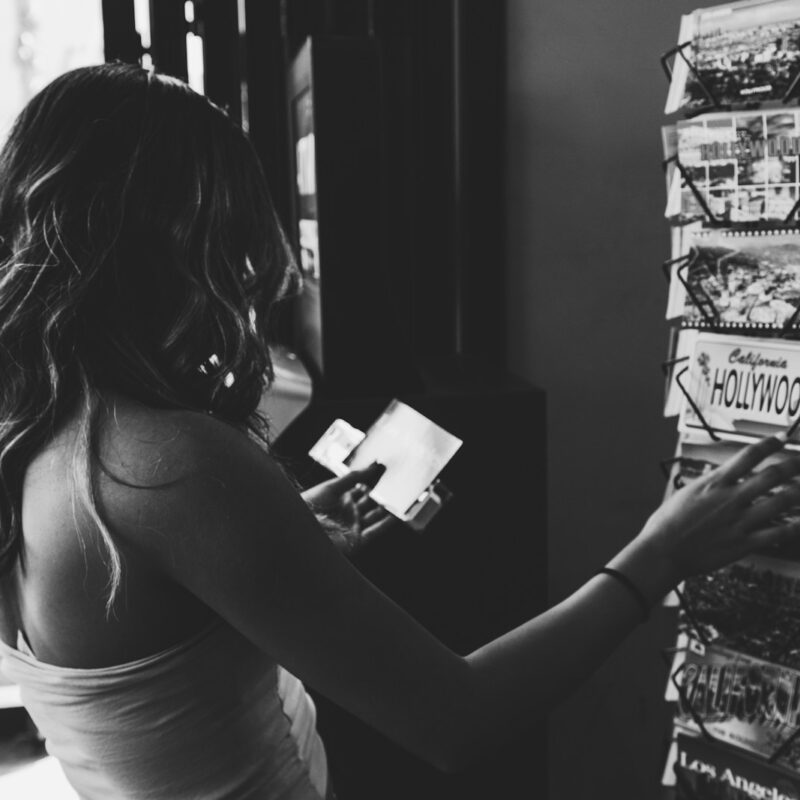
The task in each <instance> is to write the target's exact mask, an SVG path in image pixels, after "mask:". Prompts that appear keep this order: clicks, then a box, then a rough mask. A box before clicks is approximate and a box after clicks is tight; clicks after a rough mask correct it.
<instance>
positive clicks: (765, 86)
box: [664, 0, 800, 114]
mask: <svg viewBox="0 0 800 800" xmlns="http://www.w3.org/2000/svg"><path fill="white" fill-rule="evenodd" d="M678 44H679V45H682V46H683V47H682V52H683V55H681V54H680V53H679V54H678V55H676V57H675V62H674V66H673V70H672V80H671V82H670V89H669V95H668V96H667V104H666V108H665V109H664V110H665V113H667V114H672V113H673V112H675V111H681V110H683V111H692V110H696V109H702V108H707V107H708V106H709V105H716V106H726V105H733V106H736V105H739V104H746V103H754V102H756V103H766V102H770V101H780V100H782V99H783V98H784V97H786V96H787V95H791V94H792V90H793V88H794V83H795V79H796V77H797V74H798V69H800V5H798V3H797V0H746V1H745V2H740V3H730V4H728V5H720V6H714V7H712V8H700V9H697V10H696V11H694V12H693V13H691V14H686V15H684V16H683V17H682V18H681V25H680V32H679V34H678Z"/></svg>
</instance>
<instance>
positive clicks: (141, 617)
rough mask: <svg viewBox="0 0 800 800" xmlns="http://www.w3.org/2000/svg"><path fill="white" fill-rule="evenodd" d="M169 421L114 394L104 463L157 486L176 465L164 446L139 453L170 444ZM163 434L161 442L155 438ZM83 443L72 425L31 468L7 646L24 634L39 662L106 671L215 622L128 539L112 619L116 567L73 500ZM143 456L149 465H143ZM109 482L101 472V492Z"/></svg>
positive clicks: (10, 592)
mask: <svg viewBox="0 0 800 800" xmlns="http://www.w3.org/2000/svg"><path fill="white" fill-rule="evenodd" d="M173 416H174V415H173ZM169 420H170V412H165V411H157V410H155V409H148V408H146V407H144V406H142V405H140V404H138V403H135V402H132V401H126V400H125V399H124V398H122V397H120V396H115V399H114V418H113V419H110V418H108V416H107V415H106V419H105V420H102V419H101V420H100V423H101V427H102V433H103V436H102V440H101V441H102V442H103V452H102V453H101V458H102V459H103V462H102V463H103V465H104V466H105V467H106V468H107V469H109V470H110V471H114V472H116V473H119V474H118V477H120V478H121V479H122V480H125V479H127V480H128V481H130V482H134V481H136V479H137V478H140V477H143V476H144V474H145V473H146V472H150V477H151V479H152V476H153V474H155V473H154V472H153V470H154V469H157V467H156V464H157V463H158V462H159V460H160V461H161V464H162V465H163V464H164V462H165V459H166V458H167V456H166V454H164V453H163V452H162V449H161V448H162V447H166V446H167V444H168V443H167V442H165V441H162V442H161V444H159V442H158V441H157V440H155V441H151V442H150V444H148V445H147V451H148V452H147V453H146V454H145V453H143V452H142V448H141V447H139V448H136V447H135V446H134V447H132V446H131V445H132V443H133V442H134V441H135V440H137V439H138V440H143V441H147V440H148V437H151V438H152V437H156V439H157V438H158V437H159V436H162V437H164V438H166V437H168V436H169V433H166V432H165V431H168V430H169V429H170V427H171V426H172V423H171V422H170V421H169ZM158 428H160V429H161V434H158V433H156V432H155V431H156V430H157V429H158ZM76 435H77V431H76V420H75V419H74V418H71V419H68V420H67V422H66V423H65V424H64V425H63V426H62V428H61V429H60V430H59V431H58V432H57V434H56V436H55V437H54V438H53V439H52V440H51V441H50V442H48V443H47V444H46V445H45V446H44V447H43V448H42V449H41V450H40V451H39V452H38V453H37V454H36V455H35V457H34V458H33V459H32V461H31V463H30V464H29V466H28V468H27V470H26V473H25V480H24V484H23V495H22V529H23V545H22V550H21V558H20V559H19V561H18V562H17V564H16V565H15V568H14V569H13V571H12V572H10V574H8V575H7V576H3V577H2V578H0V580H1V581H2V585H3V587H4V597H5V598H6V599H7V600H9V602H5V603H3V604H0V638H2V639H3V640H4V641H5V642H6V644H9V645H12V646H13V645H14V643H15V641H16V633H17V631H18V630H21V631H23V632H24V635H25V637H26V640H27V641H28V642H29V644H30V646H31V647H32V649H33V651H34V652H35V653H36V654H37V656H38V657H39V658H41V659H42V660H43V661H45V662H47V663H49V664H54V665H58V666H63V667H77V668H95V667H105V666H111V665H114V664H120V663H124V662H126V661H132V660H135V659H139V658H143V657H145V656H148V655H151V654H153V653H157V652H159V651H161V650H164V649H166V648H168V647H170V646H172V645H174V644H176V643H177V642H180V641H183V640H184V639H186V638H188V637H189V636H191V635H192V634H194V633H196V632H197V631H198V630H200V629H201V628H203V627H204V626H206V625H207V624H208V623H209V621H210V620H211V619H212V614H211V612H210V610H209V609H208V608H206V607H205V606H204V605H203V604H202V603H201V602H199V601H198V600H197V599H196V598H195V597H193V596H192V595H191V594H190V593H189V592H187V591H186V590H185V589H182V588H181V587H180V586H178V585H177V584H176V583H175V582H174V581H170V580H168V579H166V578H165V577H164V575H163V574H161V573H160V572H159V571H158V570H157V569H156V568H155V567H154V565H153V564H152V562H151V561H149V560H148V559H147V558H145V557H143V556H142V554H141V553H140V552H139V551H138V550H137V548H136V547H135V546H133V547H132V546H130V543H129V542H127V543H126V542H125V541H120V542H119V545H120V547H121V549H122V553H123V557H124V562H125V570H124V573H123V581H124V590H123V591H122V593H121V596H120V599H119V602H118V603H117V604H116V605H115V608H114V613H113V614H110V615H109V614H107V613H106V598H107V591H108V566H107V564H106V560H105V558H104V554H103V549H102V546H101V542H100V541H99V535H98V533H97V530H96V526H95V524H94V521H93V520H92V519H91V517H90V515H89V514H88V513H87V512H86V510H85V509H84V508H83V507H82V506H81V505H80V504H79V503H74V501H73V497H72V486H71V469H72V457H73V448H74V441H75V437H76ZM142 458H146V459H147V463H146V464H144V463H139V464H137V461H141V459H142ZM126 465H127V467H126ZM155 480H156V482H157V481H158V479H157V478H156V479H155ZM107 481H108V476H107V475H106V474H105V473H103V472H102V470H101V475H100V476H98V487H100V486H102V484H103V483H107ZM151 482H152V480H151ZM100 496H101V497H102V495H100Z"/></svg>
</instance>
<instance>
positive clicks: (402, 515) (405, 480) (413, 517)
mask: <svg viewBox="0 0 800 800" xmlns="http://www.w3.org/2000/svg"><path fill="white" fill-rule="evenodd" d="M461 445H462V441H461V439H458V438H457V437H455V436H453V435H452V434H451V433H448V432H447V431H446V430H444V428H441V427H440V426H439V425H437V424H436V423H435V422H432V421H431V420H429V419H428V418H427V417H425V416H424V415H422V414H420V413H419V412H418V411H416V410H415V409H413V408H411V406H408V405H406V404H405V403H401V402H400V401H399V400H393V401H392V402H391V403H390V404H389V405H388V407H387V408H386V410H385V411H384V412H383V413H382V414H381V416H380V417H378V419H377V420H376V421H375V422H374V423H373V424H372V425H371V426H370V428H369V430H368V431H367V432H366V433H362V432H361V431H359V430H357V429H356V428H354V427H353V426H352V425H350V424H349V423H347V422H345V421H344V420H340V419H338V420H335V421H334V422H333V424H332V425H331V426H330V427H329V428H328V430H327V431H325V433H324V434H323V435H322V437H321V438H320V440H319V441H318V442H317V443H316V444H315V445H314V446H313V447H312V448H311V450H310V451H309V455H310V456H311V458H313V459H314V460H315V461H317V463H319V464H321V465H322V466H324V467H326V468H327V469H329V470H330V471H331V472H333V473H334V474H336V475H345V474H347V473H348V472H350V471H351V470H354V469H364V468H365V467H368V466H370V464H373V463H374V462H376V461H377V462H379V463H381V464H383V465H384V466H385V467H386V471H385V472H384V473H383V475H382V476H381V478H380V480H379V481H378V482H377V484H375V486H374V487H373V489H372V491H371V492H370V497H371V498H372V499H373V500H375V502H376V503H378V504H379V505H381V506H383V508H385V509H386V510H387V511H389V512H390V513H391V514H393V515H394V516H396V517H397V518H398V519H401V520H403V521H404V522H406V523H408V524H409V525H410V526H411V527H412V528H414V529H415V530H423V529H424V528H425V527H426V526H427V525H428V523H429V522H430V520H431V519H432V518H433V516H434V515H435V514H436V513H437V512H438V511H439V510H440V509H441V507H442V506H443V505H444V503H445V502H446V500H448V499H449V497H450V493H449V492H448V491H447V489H445V487H444V486H443V485H442V484H441V483H440V482H439V480H438V476H439V473H440V472H441V471H442V469H444V467H445V465H446V464H447V463H448V462H449V461H450V459H451V458H452V457H453V456H454V455H455V454H456V452H457V451H458V449H459V448H460V447H461Z"/></svg>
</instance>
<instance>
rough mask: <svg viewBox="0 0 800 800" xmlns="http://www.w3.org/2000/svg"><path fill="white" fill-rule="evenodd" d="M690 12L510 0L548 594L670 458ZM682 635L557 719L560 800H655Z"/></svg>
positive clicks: (622, 534)
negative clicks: (678, 111)
mask: <svg viewBox="0 0 800 800" xmlns="http://www.w3.org/2000/svg"><path fill="white" fill-rule="evenodd" d="M693 8H694V6H693V5H692V4H690V3H688V2H674V1H673V2H659V1H657V0H646V2H642V0H620V2H616V3H591V2H588V1H585V0H584V1H581V0H560V1H559V2H544V3H531V2H528V0H508V45H509V58H508V90H509V94H508V120H507V124H508V149H507V153H508V185H507V201H508V242H507V250H508V301H509V323H508V325H509V330H508V333H509V336H508V339H509V342H510V345H509V351H510V352H509V363H510V366H511V369H512V370H513V371H515V372H517V373H518V374H520V375H521V376H523V377H525V378H527V379H528V380H530V381H532V382H533V383H535V384H537V385H539V386H541V387H542V388H544V389H545V390H546V392H547V396H548V420H549V430H548V436H549V442H548V451H549V463H548V469H549V475H548V480H549V499H548V502H549V515H550V517H549V543H548V547H549V551H550V563H549V569H550V599H551V602H555V601H557V600H559V599H561V598H563V597H564V596H565V595H566V594H568V593H569V592H570V591H572V590H574V589H575V588H576V587H577V586H578V585H579V584H580V583H581V582H582V581H584V580H586V579H587V578H588V577H589V576H590V575H591V574H592V573H593V572H594V571H595V570H596V569H597V568H598V567H600V566H602V565H603V564H604V563H605V562H606V560H607V559H608V558H609V557H610V556H611V555H612V554H613V553H614V552H615V551H616V550H618V549H619V548H620V547H622V546H623V545H624V544H625V543H627V542H628V541H629V540H630V539H631V538H632V537H633V536H634V535H635V534H636V533H637V532H638V530H639V528H640V527H641V525H642V524H643V522H644V521H645V519H646V518H647V516H648V514H649V513H650V512H651V511H652V509H653V508H654V507H655V506H656V505H657V503H658V502H659V501H660V498H661V494H662V492H663V488H664V487H663V477H662V476H661V473H660V471H659V469H658V462H659V460H660V459H662V458H665V457H669V456H671V455H672V452H673V450H674V445H675V433H674V425H673V424H672V423H671V422H668V421H665V420H664V419H663V418H662V415H661V404H662V399H663V396H662V391H663V389H662V382H661V374H660V369H659V365H660V362H661V361H662V360H663V359H664V358H665V357H666V348H667V331H668V329H667V325H666V323H665V321H664V311H665V304H666V285H665V284H664V282H663V279H662V277H661V275H660V274H659V271H658V269H657V267H658V265H659V264H660V263H661V262H662V261H663V260H664V259H665V258H667V257H668V256H669V227H668V225H667V223H666V221H665V219H664V216H663V211H664V203H665V190H664V178H663V174H662V172H661V168H660V162H661V158H662V155H661V150H660V148H661V137H660V127H661V125H662V124H663V122H664V115H663V108H664V102H665V100H666V94H667V82H666V80H665V78H664V75H663V73H662V71H661V67H660V64H659V57H660V55H661V53H663V52H664V51H665V50H667V49H668V48H669V47H671V46H672V45H673V44H674V43H675V39H676V37H677V35H678V26H679V23H680V16H681V14H683V13H688V12H689V11H691V10H692V9H693ZM673 638H674V618H673V617H672V614H671V612H668V611H666V610H660V611H657V612H655V613H654V619H653V621H651V623H650V624H649V625H648V626H645V627H643V628H641V629H640V630H639V631H637V632H636V633H635V634H634V635H633V636H632V637H631V638H630V639H629V640H628V642H627V643H626V644H625V645H624V646H623V648H621V650H620V651H619V652H618V653H616V654H615V655H614V656H613V657H612V658H611V659H610V661H609V662H608V663H607V664H606V665H605V666H604V667H603V668H602V669H601V670H600V671H599V672H598V673H597V674H596V675H595V676H594V678H593V679H592V680H591V681H590V682H589V683H588V684H587V685H586V686H584V687H583V688H582V689H581V690H580V691H579V692H577V694H576V695H575V696H574V697H573V699H572V700H571V701H569V702H568V703H566V704H565V705H564V706H563V707H562V708H561V709H559V711H558V712H556V713H555V714H553V715H552V719H551V724H550V748H551V757H550V795H549V800H584V798H587V800H588V798H595V797H614V798H615V800H642V798H645V797H646V798H652V797H657V796H658V793H659V782H660V777H661V771H662V768H663V763H664V759H665V758H666V745H667V740H668V737H669V732H670V723H669V718H670V717H669V712H668V708H667V707H666V705H665V703H664V702H663V699H662V698H663V690H664V686H665V681H666V672H665V669H664V667H663V665H662V662H661V660H660V657H659V649H660V648H661V647H665V646H668V645H670V644H672V639H673Z"/></svg>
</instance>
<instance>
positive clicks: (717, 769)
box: [663, 733, 800, 800]
mask: <svg viewBox="0 0 800 800" xmlns="http://www.w3.org/2000/svg"><path fill="white" fill-rule="evenodd" d="M668 765H669V767H670V770H671V780H670V779H669V773H668V772H667V771H665V777H666V780H665V781H664V784H663V785H672V786H675V788H676V798H677V800H699V799H700V798H703V800H753V798H763V799H764V800H795V799H796V798H798V797H800V775H797V774H796V773H794V772H790V771H789V770H787V769H783V768H781V767H778V766H775V765H774V764H769V763H767V762H766V761H765V760H764V759H763V758H753V757H751V756H748V755H746V754H745V753H743V752H742V751H741V750H738V749H735V748H732V747H728V746H726V745H724V744H721V743H718V742H714V741H710V740H709V739H706V738H704V737H701V736H687V735H686V734H683V733H678V734H677V735H676V737H675V740H674V746H673V748H671V750H670V758H669V759H668Z"/></svg>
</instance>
